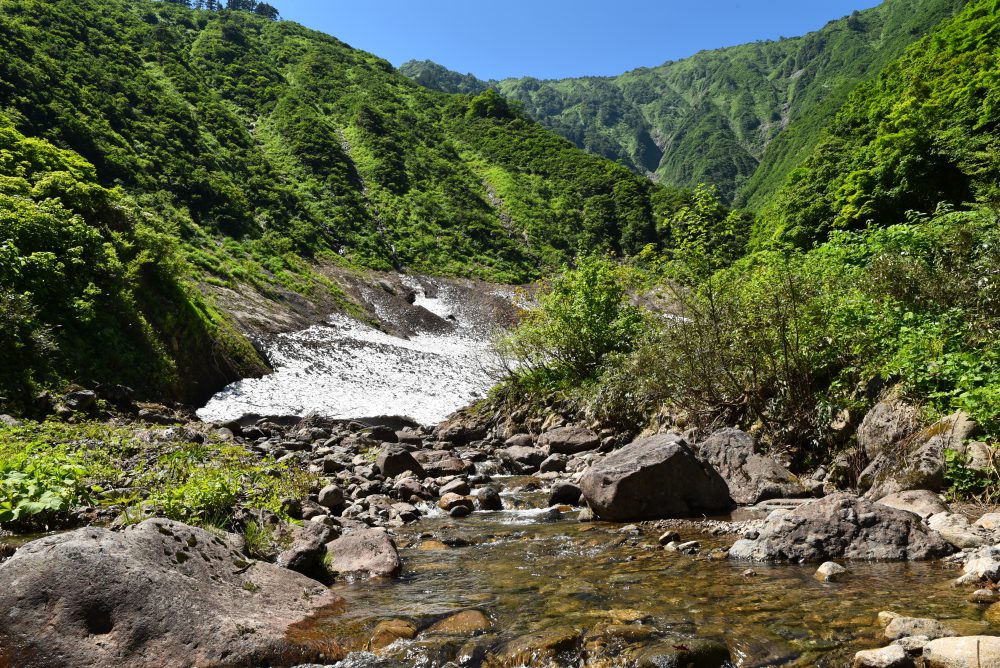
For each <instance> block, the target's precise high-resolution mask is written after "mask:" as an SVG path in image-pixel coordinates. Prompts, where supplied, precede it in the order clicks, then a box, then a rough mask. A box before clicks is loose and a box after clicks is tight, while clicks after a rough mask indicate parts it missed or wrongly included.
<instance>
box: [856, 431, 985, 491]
mask: <svg viewBox="0 0 1000 668" xmlns="http://www.w3.org/2000/svg"><path fill="white" fill-rule="evenodd" d="M976 429H977V425H976V423H975V422H973V421H972V420H970V419H969V416H968V415H966V414H965V413H962V412H959V413H955V414H953V415H949V416H948V417H946V418H943V419H941V420H939V421H937V422H935V423H934V424H933V425H931V426H930V427H927V428H926V429H924V430H922V431H919V432H917V433H916V434H914V435H913V436H911V437H910V438H909V439H907V440H905V441H903V442H901V443H896V444H894V445H892V446H886V447H885V448H883V449H882V451H881V452H880V453H879V454H878V456H876V457H875V458H874V459H873V460H872V462H871V464H869V465H868V467H867V468H865V470H864V471H862V472H861V475H860V476H859V478H858V487H859V488H860V489H864V490H867V491H866V492H865V497H866V498H869V499H881V498H882V497H884V496H888V495H889V494H895V493H896V492H901V491H905V490H908V489H930V490H935V491H936V490H939V489H941V488H942V487H943V486H944V470H945V461H944V451H945V450H957V451H959V452H964V451H965V439H967V438H969V437H970V436H972V435H973V434H974V433H975V432H976Z"/></svg>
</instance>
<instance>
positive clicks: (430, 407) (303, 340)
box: [198, 283, 491, 424]
mask: <svg viewBox="0 0 1000 668" xmlns="http://www.w3.org/2000/svg"><path fill="white" fill-rule="evenodd" d="M411 287H414V288H415V289H416V290H417V294H418V295H419V296H418V298H417V301H416V303H415V305H416V306H423V307H424V308H426V309H427V310H428V311H431V312H432V313H434V314H435V315H438V316H440V317H442V318H448V317H449V316H451V315H454V314H456V312H457V311H458V310H460V306H461V304H457V303H455V302H454V296H453V295H452V294H451V291H450V290H449V289H448V288H447V287H443V288H441V289H440V291H439V293H438V295H439V297H438V298H436V299H430V298H427V297H426V296H425V295H424V292H423V289H422V288H420V287H419V285H418V284H416V283H412V284H411ZM379 315H380V316H383V317H386V316H385V315H384V314H382V313H380V314H379ZM489 332H490V327H489V326H488V325H484V324H483V323H475V322H462V321H461V319H460V320H459V322H458V324H457V326H456V328H455V329H454V331H453V332H450V333H444V334H433V333H418V334H416V335H415V336H412V337H410V338H409V339H404V338H400V337H396V336H392V335H389V334H386V333H384V332H381V331H379V330H377V329H375V328H373V327H369V326H367V325H365V324H362V323H360V322H358V321H356V320H353V319H351V318H348V317H346V316H334V317H333V318H331V319H330V320H329V321H328V322H326V323H324V324H322V325H317V326H314V327H310V328H309V329H306V330H303V331H300V332H294V333H291V334H284V335H281V336H279V337H277V338H276V339H275V340H274V341H273V342H272V343H271V344H270V345H269V346H268V347H267V354H268V357H269V359H270V360H271V363H272V365H273V367H274V369H275V372H274V373H273V374H271V375H268V376H265V377H263V378H248V379H244V380H241V381H239V382H236V383H233V384H232V385H230V386H228V387H227V388H225V389H224V390H222V391H221V392H219V393H218V394H216V395H215V396H214V397H212V399H211V400H210V401H209V402H208V404H207V405H206V406H205V407H204V408H202V409H201V410H199V411H198V417H200V418H201V419H202V420H206V421H225V420H234V419H237V418H239V417H240V416H241V415H243V414H246V413H257V414H259V415H305V414H306V413H309V412H311V411H316V412H318V413H320V414H322V415H324V416H327V417H331V418H360V417H373V416H377V415H404V416H408V417H411V418H413V419H415V420H417V421H418V422H420V423H422V424H435V423H437V422H440V421H441V420H443V419H444V418H446V417H447V416H448V415H449V414H451V413H452V412H454V411H455V410H457V409H459V408H461V407H463V406H465V405H468V404H469V403H470V402H471V401H473V400H475V399H476V398H477V397H479V396H482V394H483V393H484V392H485V391H486V390H487V389H488V388H489V386H490V384H491V382H490V374H489V373H488V371H487V368H486V367H487V363H486V361H487V360H488V359H489V358H490V355H489V339H490V334H489Z"/></svg>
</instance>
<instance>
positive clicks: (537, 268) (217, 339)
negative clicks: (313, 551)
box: [0, 0, 676, 411]
mask: <svg viewBox="0 0 1000 668" xmlns="http://www.w3.org/2000/svg"><path fill="white" fill-rule="evenodd" d="M188 4H198V5H199V6H202V4H203V6H205V7H206V9H192V8H190V7H188V6H185V5H188ZM218 4H219V3H185V2H181V1H176V2H154V1H152V0H80V1H79V2H71V3H65V2H61V3H55V2H43V1H41V0H12V1H11V2H7V3H4V4H3V6H2V7H0V99H2V100H3V108H2V111H0V114H2V118H0V141H2V142H3V146H2V147H0V150H2V151H3V153H2V154H0V198H2V201H0V211H2V213H0V322H2V323H3V327H2V331H0V355H2V356H3V357H2V360H0V361H2V364H0V408H5V409H6V410H15V411H22V410H25V408H26V404H27V403H29V400H30V394H31V393H30V389H31V388H32V387H36V386H45V385H52V384H58V383H59V382H61V381H79V382H81V383H85V384H88V385H90V384H93V383H97V382H102V381H113V382H122V383H126V384H129V385H131V386H133V387H135V388H136V389H138V390H140V391H141V392H142V393H143V394H146V395H154V396H171V397H176V398H180V399H184V400H188V401H197V400H199V399H203V398H204V397H205V396H206V393H209V392H211V391H212V390H214V389H217V388H218V387H219V386H220V385H221V384H223V383H224V382H226V381H228V380H233V379H235V378H237V377H240V376H243V375H249V374H251V373H253V372H258V371H260V370H262V369H263V368H264V367H263V364H262V363H261V361H260V360H259V359H258V357H257V354H256V353H255V352H254V351H253V349H252V348H251V346H250V345H249V343H248V342H247V341H246V339H244V338H243V336H242V335H240V334H238V333H236V332H235V330H234V329H233V328H232V326H231V324H230V323H229V322H228V321H227V320H226V316H225V314H223V313H220V312H219V310H218V309H217V308H216V307H215V306H213V302H212V300H211V298H210V296H209V295H210V294H211V291H210V290H209V289H208V286H222V287H227V288H234V287H236V288H240V289H252V290H256V291H258V292H260V293H261V294H262V295H264V296H265V297H266V298H278V297H279V296H280V294H282V292H284V293H285V294H287V291H288V290H290V291H292V292H293V293H298V294H301V295H306V296H309V295H324V296H326V297H327V298H329V299H333V300H340V301H344V299H345V298H344V296H343V295H342V294H339V293H338V291H337V288H336V287H335V285H334V284H333V283H332V282H331V281H330V280H329V279H328V278H326V277H325V276H324V275H323V272H322V271H321V268H322V267H323V266H330V265H333V266H340V267H343V266H346V267H360V268H373V269H383V270H393V269H410V270H415V271H424V272H430V273H438V274H457V275H476V276H483V277H488V278H493V279H499V280H506V281H524V280H529V279H532V278H535V277H537V276H540V275H542V274H543V273H545V272H546V271H548V270H550V269H551V268H553V267H556V266H558V265H559V264H561V263H562V262H564V261H566V260H567V259H568V258H570V257H572V256H573V255H574V254H575V253H576V252H577V251H578V250H579V249H581V248H587V249H593V248H607V249H609V250H612V251H615V252H622V253H631V252H636V251H638V250H640V249H641V248H643V247H644V246H645V245H647V244H649V243H654V244H658V243H660V240H659V238H658V236H657V235H658V231H657V225H656V221H657V220H658V219H661V218H662V217H663V215H664V212H665V211H666V210H668V208H669V207H670V206H671V205H672V204H673V202H675V200H676V195H675V194H673V193H669V192H667V191H665V190H664V189H662V188H658V187H656V186H654V185H653V184H651V183H649V182H648V181H646V180H645V179H643V178H641V177H638V176H636V175H635V174H632V173H631V172H630V171H629V170H627V169H626V168H624V167H622V166H620V165H616V164H614V163H611V162H608V161H606V160H603V159H599V158H596V157H593V156H589V155H586V154H585V153H583V152H581V151H579V150H578V149H576V148H575V147H573V145H572V144H571V143H570V142H568V141H566V140H565V139H561V138H559V137H557V136H556V135H554V134H552V133H550V132H549V131H547V130H545V129H543V128H542V127H541V126H539V125H537V124H535V123H534V122H532V121H530V120H528V119H527V118H526V117H525V116H524V115H523V114H522V113H521V112H520V111H519V110H518V109H517V108H515V107H512V106H510V105H508V104H507V103H506V102H505V101H504V100H503V99H502V98H500V97H499V96H497V95H496V94H495V93H492V92H486V93H483V94H481V95H478V96H476V97H472V96H449V95H444V94H441V93H436V92H432V91H429V90H427V89H425V88H423V87H421V86H418V85H416V84H414V83H413V82H411V81H409V80H408V79H407V78H405V77H403V76H402V75H400V74H399V73H397V72H396V71H395V70H394V69H393V68H392V67H391V66H390V65H389V63H387V62H385V61H384V60H381V59H379V58H377V57H375V56H372V55H370V54H367V53H363V52H360V51H356V50H354V49H351V48H350V47H348V46H347V45H345V44H343V43H341V42H339V41H338V40H336V39H335V38H333V37H329V36H327V35H323V34H320V33H316V32H313V31H310V30H307V29H305V28H303V27H301V26H299V25H296V24H293V23H289V22H281V21H275V20H273V19H274V18H276V17H274V16H273V14H272V13H271V12H270V11H269V10H267V6H265V7H264V11H263V12H262V11H260V10H261V5H260V4H258V3H254V2H249V3H242V4H239V9H240V10H241V11H230V10H218V7H217V5H218ZM230 4H233V3H230ZM241 286H242V287H241Z"/></svg>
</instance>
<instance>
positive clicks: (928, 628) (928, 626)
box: [883, 613, 955, 640]
mask: <svg viewBox="0 0 1000 668" xmlns="http://www.w3.org/2000/svg"><path fill="white" fill-rule="evenodd" d="M889 614H890V615H892V616H891V617H890V619H889V623H888V624H886V626H885V631H884V633H883V635H885V637H886V638H887V639H889V640H896V639H897V638H906V637H910V636H926V637H927V638H930V639H931V640H934V639H935V638H944V637H947V636H953V635H955V632H954V631H952V630H951V629H949V628H948V627H946V626H944V625H943V624H942V623H941V622H939V621H937V620H936V619H926V618H921V617H903V616H902V615H896V614H894V613H889ZM883 619H884V617H883Z"/></svg>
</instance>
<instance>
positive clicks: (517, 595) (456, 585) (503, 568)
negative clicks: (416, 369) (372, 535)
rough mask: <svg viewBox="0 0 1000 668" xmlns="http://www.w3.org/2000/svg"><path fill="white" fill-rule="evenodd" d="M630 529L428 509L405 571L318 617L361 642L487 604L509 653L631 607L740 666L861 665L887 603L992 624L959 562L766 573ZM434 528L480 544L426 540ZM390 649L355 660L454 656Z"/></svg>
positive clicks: (416, 647) (706, 546) (405, 552)
mask: <svg viewBox="0 0 1000 668" xmlns="http://www.w3.org/2000/svg"><path fill="white" fill-rule="evenodd" d="M539 520H548V521H539ZM620 530H621V527H620V526H614V525H601V524H598V525H590V524H581V523H579V522H576V521H575V520H574V519H573V518H572V516H571V515H564V516H563V519H561V520H558V521H551V518H549V517H547V516H546V515H545V514H544V513H541V512H539V511H537V510H535V511H518V512H502V513H476V514H474V515H473V516H471V517H469V518H466V519H463V520H452V519H450V518H443V517H442V518H433V519H429V520H425V521H423V522H421V523H420V524H419V525H417V526H416V527H415V528H407V529H404V530H401V531H400V535H399V541H400V544H401V545H405V547H404V548H403V549H402V550H401V554H402V556H403V558H404V575H403V577H402V578H401V579H399V580H396V581H391V582H388V581H387V582H374V583H372V582H369V583H360V584H355V585H343V586H336V587H335V588H334V589H335V591H336V592H337V593H338V594H340V595H342V596H343V597H344V598H345V599H347V602H348V604H347V606H346V612H344V613H343V614H338V615H335V616H333V617H331V618H329V619H326V620H319V621H318V625H319V627H322V628H324V630H325V632H328V633H330V634H332V635H335V636H338V637H341V638H344V639H346V640H347V643H348V646H349V647H351V646H353V647H357V648H361V647H362V646H363V645H364V643H365V642H366V641H367V639H368V638H369V637H370V635H371V631H372V630H373V628H374V626H375V625H376V624H377V623H378V622H379V621H381V620H386V619H395V618H400V617H403V618H409V619H411V620H413V621H415V622H417V625H418V627H421V628H422V627H424V626H426V625H428V624H430V623H431V622H433V621H435V620H437V619H439V618H441V617H443V616H445V615H447V614H449V613H453V612H455V611H459V610H463V609H468V608H478V609H480V610H483V611H485V612H486V613H487V614H488V615H489V616H490V617H491V619H492V620H493V622H494V623H495V631H496V632H495V634H489V635H487V636H484V638H483V639H482V640H483V642H484V643H486V644H487V645H488V646H489V649H490V650H492V651H496V648H498V647H500V646H502V645H503V643H504V642H506V641H509V640H511V639H514V638H517V637H518V636H521V635H524V634H527V633H533V632H537V631H545V630H558V629H566V628H571V629H576V630H577V631H579V632H581V633H582V634H583V636H584V637H586V635H587V632H588V631H591V630H593V629H594V628H595V627H597V626H598V625H599V624H600V623H602V622H604V623H608V622H609V621H616V620H621V619H625V620H627V621H628V622H629V623H634V624H641V625H642V626H646V627H651V628H652V629H653V636H652V638H651V639H650V640H648V641H647V642H652V641H653V639H655V637H656V635H657V634H676V633H680V634H684V635H687V636H690V637H703V638H704V637H708V638H718V639H724V640H725V642H726V643H727V644H728V645H729V647H730V651H731V652H732V653H733V656H734V659H735V660H736V661H737V665H739V666H769V665H790V666H843V665H849V663H850V659H851V658H852V657H853V655H854V652H856V651H858V650H859V649H866V648H871V647H877V646H882V645H884V644H887V643H886V642H880V641H879V639H878V634H879V632H880V629H878V627H877V626H876V625H875V618H876V615H877V614H878V612H879V611H880V610H886V609H891V610H894V611H896V612H899V613H902V614H906V615H910V616H918V617H920V616H927V617H934V618H937V619H941V620H947V621H948V623H949V624H950V625H951V626H952V627H953V628H955V630H956V631H958V632H960V633H963V634H974V633H983V632H986V633H989V632H990V630H989V628H988V627H987V626H986V623H985V622H984V621H982V613H981V610H980V609H979V608H978V607H977V606H975V605H973V604H971V603H968V602H966V600H965V595H966V592H963V591H962V590H959V589H954V588H952V587H951V586H950V583H949V581H950V579H952V578H954V577H955V576H956V575H957V570H956V568H955V567H953V566H949V565H946V564H941V563H916V564H851V565H850V568H851V575H850V577H849V578H847V579H846V580H845V581H843V582H841V583H836V584H825V583H821V582H819V581H817V580H816V579H814V577H813V574H814V572H815V566H795V565H782V566H778V565H771V566H768V565H753V570H754V571H755V572H756V575H754V576H746V575H744V572H745V571H746V570H747V568H748V564H747V563H744V562H736V561H710V560H708V559H707V558H705V557H704V556H695V557H692V556H689V555H682V554H678V553H670V552H665V551H663V550H659V549H656V548H655V547H654V546H655V543H656V540H655V539H656V537H655V535H629V534H623V533H621V531H620ZM422 533H423V534H425V535H426V534H427V533H430V534H432V535H433V536H434V537H435V538H436V539H438V538H439V537H447V539H448V540H445V541H444V542H448V543H449V544H462V543H464V542H468V543H470V544H469V545H467V546H465V547H450V548H447V549H420V544H421V542H422V538H421V534H422ZM684 538H685V539H697V540H699V541H700V542H701V545H702V555H706V554H707V553H708V551H709V550H710V549H711V548H713V547H718V546H728V544H729V543H731V542H732V539H725V538H713V537H706V536H703V535H700V534H698V535H687V536H684ZM438 547H440V546H438ZM671 637H673V635H671ZM352 643H353V644H352ZM452 653H454V650H452ZM389 654H390V655H392V656H395V657H397V661H395V662H393V661H389V662H384V661H378V662H375V661H374V658H373V657H372V656H371V655H353V656H352V657H351V663H350V664H349V665H351V666H368V665H398V666H403V665H435V664H437V665H440V663H443V662H444V661H445V660H447V659H448V658H449V656H450V655H449V654H448V652H447V651H444V650H442V648H441V643H440V642H439V643H436V644H435V643H433V642H429V641H425V640H421V639H420V638H419V637H418V639H417V640H416V641H412V642H409V643H406V642H404V643H401V644H399V643H398V644H397V646H394V649H393V650H392V651H390V652H389ZM574 660H575V661H579V657H576V658H575V659H574ZM601 665H625V664H616V663H615V662H614V661H612V662H611V663H604V664H601Z"/></svg>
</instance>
